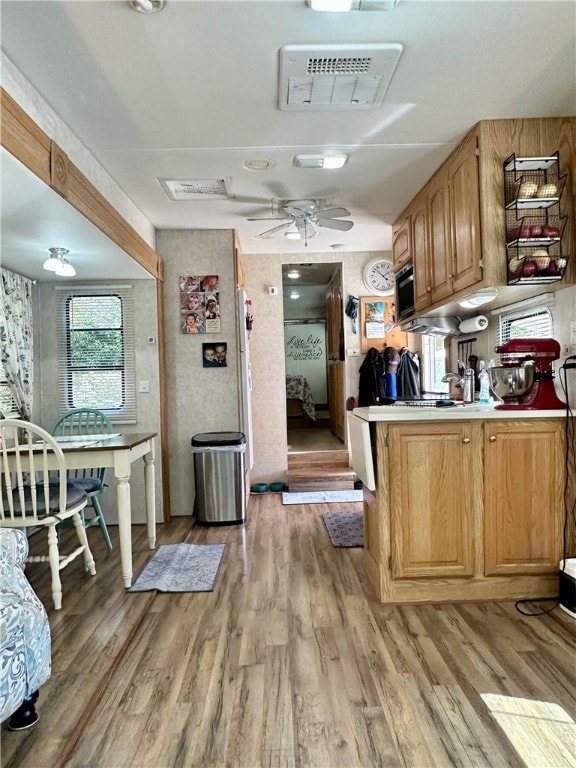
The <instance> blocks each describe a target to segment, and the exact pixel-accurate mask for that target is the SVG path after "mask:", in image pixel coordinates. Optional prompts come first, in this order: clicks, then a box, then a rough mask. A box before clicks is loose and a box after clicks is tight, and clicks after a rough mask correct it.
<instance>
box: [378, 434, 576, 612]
mask: <svg viewBox="0 0 576 768" xmlns="http://www.w3.org/2000/svg"><path fill="white" fill-rule="evenodd" d="M374 427H375V455H376V464H377V467H376V475H377V483H376V485H377V487H376V491H375V492H374V494H372V493H371V492H369V491H365V503H364V515H365V531H367V532H369V534H370V535H368V536H367V538H366V541H365V549H364V552H365V556H366V565H367V572H368V573H369V576H370V580H371V581H372V583H373V584H374V587H375V591H376V593H377V596H378V597H379V599H380V600H382V602H386V603H418V602H436V601H464V600H511V599H520V598H530V597H535V598H538V597H539V598H544V597H551V596H553V595H555V594H556V593H557V589H558V562H559V560H560V559H561V557H562V524H561V521H562V514H563V503H562V492H563V487H564V472H565V467H564V460H563V443H562V434H563V431H562V430H563V420H562V419H524V420H521V419H502V420H500V419H487V420H480V419H470V420H462V421H452V420H450V421H442V420H438V421H436V422H430V421H426V420H422V421H407V422H392V423H387V422H382V421H377V422H376V423H375V425H374Z"/></svg>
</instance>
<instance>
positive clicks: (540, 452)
mask: <svg viewBox="0 0 576 768" xmlns="http://www.w3.org/2000/svg"><path fill="white" fill-rule="evenodd" d="M562 434H563V432H562V423H561V422H560V420H551V421H544V420H540V419H538V420H536V419H534V420H531V421H530V422H527V421H524V422H514V424H511V423H510V422H505V421H503V422H491V423H487V424H485V425H484V465H485V479H484V497H485V534H484V542H485V558H484V568H485V574H486V575H487V576H494V575H499V574H529V573H547V572H553V571H555V570H557V569H558V562H559V560H560V559H561V552H562V534H561V530H562V525H561V516H562V510H563V503H562V487H563V480H562V476H563V467H564V462H563V458H562V453H563V451H562Z"/></svg>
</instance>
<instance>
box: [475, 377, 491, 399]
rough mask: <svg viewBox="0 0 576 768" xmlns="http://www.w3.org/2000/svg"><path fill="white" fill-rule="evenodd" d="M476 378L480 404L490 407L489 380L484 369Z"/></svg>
mask: <svg viewBox="0 0 576 768" xmlns="http://www.w3.org/2000/svg"><path fill="white" fill-rule="evenodd" d="M478 378H479V379H480V397H479V400H480V404H481V405H490V402H491V399H490V378H489V376H488V371H487V370H486V369H485V368H482V370H481V371H480V374H479V376H478Z"/></svg>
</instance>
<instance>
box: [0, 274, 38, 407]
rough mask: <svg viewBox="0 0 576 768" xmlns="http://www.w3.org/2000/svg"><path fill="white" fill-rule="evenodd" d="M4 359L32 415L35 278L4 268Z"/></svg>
mask: <svg viewBox="0 0 576 768" xmlns="http://www.w3.org/2000/svg"><path fill="white" fill-rule="evenodd" d="M0 361H1V362H2V365H3V366H4V372H5V375H6V381H7V383H8V386H9V387H10V391H11V392H12V397H13V398H14V400H15V401H16V404H17V407H18V410H19V412H20V415H21V416H22V418H23V419H26V420H27V421H30V418H31V416H32V390H33V364H32V281H31V280H28V278H26V277H23V276H22V275H18V274H16V273H15V272H9V271H8V270H7V269H1V270H0Z"/></svg>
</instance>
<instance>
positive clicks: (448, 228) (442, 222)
mask: <svg viewBox="0 0 576 768" xmlns="http://www.w3.org/2000/svg"><path fill="white" fill-rule="evenodd" d="M427 197H428V222H429V242H430V245H429V252H428V275H429V280H430V300H431V303H432V304H435V303H436V302H438V301H442V299H446V298H448V296H450V294H451V293H452V291H453V282H454V272H455V266H454V254H453V246H452V230H453V226H454V225H453V224H452V222H451V217H450V211H451V207H450V190H449V186H448V169H447V168H444V169H440V171H439V172H438V173H437V174H436V175H435V176H434V178H433V179H432V181H431V182H430V184H429V185H428V191H427Z"/></svg>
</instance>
